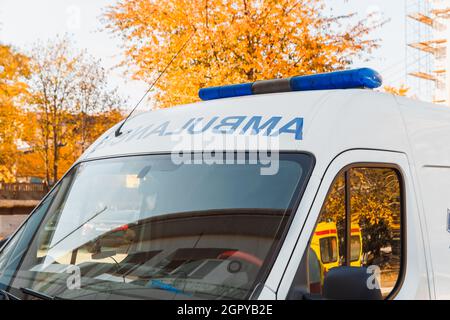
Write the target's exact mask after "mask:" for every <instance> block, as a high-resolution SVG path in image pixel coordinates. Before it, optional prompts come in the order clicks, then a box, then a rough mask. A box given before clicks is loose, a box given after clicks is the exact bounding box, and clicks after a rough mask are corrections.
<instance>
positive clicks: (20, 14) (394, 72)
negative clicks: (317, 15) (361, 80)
mask: <svg viewBox="0 0 450 320" xmlns="http://www.w3.org/2000/svg"><path fill="white" fill-rule="evenodd" d="M115 1H116V0H0V42H2V43H6V44H11V45H13V46H16V47H18V48H20V49H24V50H27V49H29V48H30V47H31V45H32V44H33V43H34V42H35V41H36V40H38V39H40V40H47V39H49V38H54V37H56V35H58V34H59V35H62V34H65V33H68V34H70V35H72V36H73V39H74V40H75V42H76V44H77V45H78V46H79V47H80V48H86V49H87V50H88V51H89V53H90V54H92V55H94V56H95V57H97V58H101V59H102V63H103V66H104V67H106V68H112V67H114V66H115V65H117V63H118V62H119V61H120V53H121V50H120V48H119V44H120V42H119V40H118V39H115V38H113V37H112V36H111V34H109V33H107V32H105V31H102V30H101V28H102V24H101V22H100V20H99V17H100V16H101V14H102V10H103V9H104V8H105V7H106V6H108V5H110V4H113V3H114V2H115ZM326 2H327V3H328V5H329V8H330V10H333V12H334V13H335V14H342V13H348V12H357V13H358V15H359V16H360V17H363V16H364V15H366V14H367V13H370V12H376V13H378V14H379V15H380V16H381V17H382V19H388V20H389V22H388V23H386V24H385V25H384V26H383V27H382V28H381V29H380V30H378V31H377V32H376V33H374V34H373V36H374V37H376V38H379V39H381V43H380V44H381V47H380V48H379V49H377V50H376V51H375V52H374V53H373V54H372V55H371V56H370V57H368V58H370V59H369V61H358V62H356V63H355V67H359V66H369V67H372V68H374V69H376V70H378V71H379V72H381V73H382V75H383V77H384V79H385V83H386V84H393V85H399V84H400V83H404V82H405V70H404V59H405V14H404V0H327V1H326ZM111 83H112V85H114V86H119V88H120V93H121V94H122V95H123V96H128V97H130V104H134V103H135V102H136V101H138V100H139V98H140V97H141V96H142V94H143V93H144V92H145V90H146V85H145V84H144V83H141V82H137V81H130V80H128V79H127V78H126V77H124V76H123V75H122V74H121V73H120V72H119V71H118V70H113V73H112V76H111Z"/></svg>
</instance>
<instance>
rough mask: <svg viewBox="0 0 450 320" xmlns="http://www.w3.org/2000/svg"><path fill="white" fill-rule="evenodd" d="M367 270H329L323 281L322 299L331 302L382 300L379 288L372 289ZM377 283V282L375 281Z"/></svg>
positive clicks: (359, 268)
mask: <svg viewBox="0 0 450 320" xmlns="http://www.w3.org/2000/svg"><path fill="white" fill-rule="evenodd" d="M371 277H373V274H372V273H370V272H369V273H368V272H367V268H361V267H337V268H333V269H330V270H329V271H328V273H327V275H326V277H325V279H324V284H323V297H324V298H325V299H332V300H382V299H383V296H382V294H381V290H380V289H377V288H379V286H375V288H372V286H371V285H370V284H373V281H374V279H372V278H371ZM375 281H377V280H375Z"/></svg>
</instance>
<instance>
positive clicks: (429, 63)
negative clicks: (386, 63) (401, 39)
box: [405, 0, 450, 105]
mask: <svg viewBox="0 0 450 320" xmlns="http://www.w3.org/2000/svg"><path fill="white" fill-rule="evenodd" d="M405 12H406V34H405V37H406V43H407V49H406V59H405V70H406V73H407V77H406V79H407V83H406V85H407V86H408V87H410V88H411V92H410V93H411V94H413V95H415V96H417V97H418V98H419V99H421V100H425V101H432V102H435V103H440V104H447V105H448V104H450V52H449V50H450V46H449V43H450V0H405Z"/></svg>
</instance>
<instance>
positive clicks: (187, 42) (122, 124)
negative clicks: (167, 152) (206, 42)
mask: <svg viewBox="0 0 450 320" xmlns="http://www.w3.org/2000/svg"><path fill="white" fill-rule="evenodd" d="M194 34H195V30H194V31H193V32H192V33H191V35H190V36H189V38H188V39H187V40H186V42H185V43H184V44H183V45H182V46H181V48H180V49H179V50H178V51H177V52H176V53H175V54H174V56H173V57H172V59H170V61H169V63H168V64H167V65H166V66H165V68H164V70H163V71H161V72H160V73H159V75H158V77H156V79H155V80H154V81H153V83H152V84H151V85H150V87H149V88H148V89H147V91H146V92H145V93H144V95H143V96H142V98H141V99H140V100H139V101H138V103H137V104H136V105H135V106H134V108H133V109H132V110H131V112H130V113H129V114H128V116H127V117H126V118H125V120H124V121H123V122H122V123H121V124H120V126H119V127H118V128H117V130H116V132H115V136H116V137H118V136H120V135H121V134H122V131H121V130H122V127H123V126H124V124H125V123H126V122H127V121H128V119H129V118H130V117H131V115H132V114H133V113H134V111H135V110H136V108H137V107H138V106H139V105H140V104H141V102H142V101H143V100H144V99H145V97H146V96H147V95H148V94H149V92H150V91H152V89H153V87H154V86H155V85H156V83H157V82H158V80H159V79H161V77H162V76H163V75H164V74H165V73H166V71H167V69H169V67H170V66H171V65H172V63H173V62H174V61H175V59H176V58H177V57H178V55H179V54H180V53H181V52H182V51H183V50H184V48H186V46H187V45H188V44H189V42H190V41H191V39H192V37H193V36H194Z"/></svg>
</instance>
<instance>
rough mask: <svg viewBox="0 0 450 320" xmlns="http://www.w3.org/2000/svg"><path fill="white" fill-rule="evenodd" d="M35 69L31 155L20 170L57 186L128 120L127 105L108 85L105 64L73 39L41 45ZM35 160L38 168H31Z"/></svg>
mask: <svg viewBox="0 0 450 320" xmlns="http://www.w3.org/2000/svg"><path fill="white" fill-rule="evenodd" d="M30 65H31V68H32V72H33V73H32V77H31V80H30V81H29V91H30V99H29V100H28V103H29V107H28V109H27V110H26V112H27V116H28V124H27V131H26V137H25V142H26V143H27V144H28V146H29V148H28V149H29V150H27V152H25V153H24V154H23V156H22V157H20V159H19V160H18V163H19V165H18V171H19V174H21V175H23V176H30V175H33V176H38V177H41V178H44V180H45V181H46V182H47V183H49V184H52V183H54V182H55V181H57V180H58V179H59V178H60V177H61V176H62V174H63V173H64V172H65V171H66V170H67V169H68V168H69V167H70V166H71V165H72V163H73V162H74V161H75V160H76V159H77V158H78V157H79V156H80V155H81V154H82V152H83V151H85V150H86V148H87V147H88V146H89V145H90V144H91V143H92V142H93V141H95V139H96V138H97V137H98V136H99V135H100V134H101V133H102V132H103V131H105V130H106V129H108V128H110V127H111V126H112V125H113V124H115V123H117V122H118V121H119V120H120V119H121V118H122V114H121V111H120V109H121V107H122V106H123V105H124V104H125V101H124V100H123V99H122V98H121V97H120V96H119V95H118V94H117V90H116V89H111V88H110V86H109V85H108V72H107V71H106V70H105V69H104V68H102V67H101V63H100V61H98V60H96V59H94V58H93V57H92V56H90V55H89V54H87V52H85V51H80V50H77V49H76V48H75V47H74V45H73V43H72V41H71V40H70V39H69V38H67V37H63V38H60V37H58V38H57V39H55V40H51V41H48V42H38V43H36V44H35V47H34V49H33V51H32V54H31V63H30ZM29 161H33V163H34V165H33V167H32V168H29V167H27V163H29Z"/></svg>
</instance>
